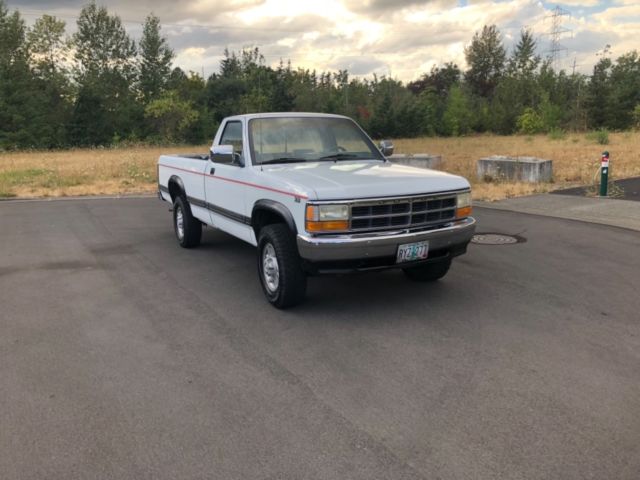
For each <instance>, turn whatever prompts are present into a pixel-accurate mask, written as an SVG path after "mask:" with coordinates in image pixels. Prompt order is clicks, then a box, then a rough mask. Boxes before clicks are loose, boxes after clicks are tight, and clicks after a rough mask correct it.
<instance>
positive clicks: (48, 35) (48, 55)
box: [27, 15, 69, 77]
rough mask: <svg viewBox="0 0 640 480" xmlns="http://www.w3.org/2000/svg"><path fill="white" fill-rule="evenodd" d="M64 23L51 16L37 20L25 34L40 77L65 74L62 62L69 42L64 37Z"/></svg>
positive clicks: (67, 51) (44, 16)
mask: <svg viewBox="0 0 640 480" xmlns="http://www.w3.org/2000/svg"><path fill="white" fill-rule="evenodd" d="M65 26H66V24H65V22H64V21H63V20H58V19H57V18H56V17H53V16H51V15H43V16H42V17H40V18H38V19H37V20H36V21H35V23H34V25H33V27H32V28H31V29H30V30H29V31H28V33H27V45H28V48H29V52H30V53H31V55H32V57H33V60H34V65H35V67H36V68H37V69H38V71H39V72H40V74H41V75H43V76H47V77H51V76H53V75H56V74H57V73H58V74H66V69H65V68H64V62H65V60H66V57H67V54H68V53H69V42H68V41H67V40H66V38H65V36H64V32H65Z"/></svg>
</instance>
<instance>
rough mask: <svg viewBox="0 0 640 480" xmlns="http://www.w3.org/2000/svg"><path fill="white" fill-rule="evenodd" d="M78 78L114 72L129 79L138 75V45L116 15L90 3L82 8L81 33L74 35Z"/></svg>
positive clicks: (79, 23) (79, 24)
mask: <svg viewBox="0 0 640 480" xmlns="http://www.w3.org/2000/svg"><path fill="white" fill-rule="evenodd" d="M73 40H74V46H75V49H76V51H75V59H76V61H77V62H78V76H79V77H80V79H82V77H83V76H86V75H101V74H105V73H113V74H117V75H119V76H122V77H123V78H124V79H126V80H132V79H133V76H134V74H135V72H134V65H133V59H134V57H135V54H136V46H135V43H134V42H133V40H131V38H129V35H128V34H127V32H126V30H125V29H124V27H123V26H122V21H121V20H120V17H118V16H117V15H113V16H112V15H109V12H108V11H107V9H106V8H105V7H98V6H96V4H95V3H90V4H89V5H86V6H85V7H83V8H82V11H81V12H80V17H79V18H78V31H77V32H76V33H75V34H74V35H73Z"/></svg>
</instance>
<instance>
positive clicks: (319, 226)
mask: <svg viewBox="0 0 640 480" xmlns="http://www.w3.org/2000/svg"><path fill="white" fill-rule="evenodd" d="M306 227H307V232H335V231H343V230H348V229H349V222H348V221H347V220H332V221H329V222H310V221H308V220H307V222H306Z"/></svg>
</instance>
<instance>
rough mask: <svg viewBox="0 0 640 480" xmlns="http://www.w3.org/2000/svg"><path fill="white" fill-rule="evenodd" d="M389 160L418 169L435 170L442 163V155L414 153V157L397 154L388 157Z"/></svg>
mask: <svg viewBox="0 0 640 480" xmlns="http://www.w3.org/2000/svg"><path fill="white" fill-rule="evenodd" d="M388 159H389V160H391V162H392V163H399V164H401V165H408V166H410V167H418V168H435V167H437V166H438V165H440V163H442V156H441V155H430V154H428V153H414V154H413V155H405V154H402V153H396V154H394V155H391V156H390V157H388Z"/></svg>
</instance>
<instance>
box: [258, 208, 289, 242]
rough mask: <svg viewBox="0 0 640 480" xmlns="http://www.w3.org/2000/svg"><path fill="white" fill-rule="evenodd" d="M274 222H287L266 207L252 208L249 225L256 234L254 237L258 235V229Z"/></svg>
mask: <svg viewBox="0 0 640 480" xmlns="http://www.w3.org/2000/svg"><path fill="white" fill-rule="evenodd" d="M274 223H284V224H285V225H286V224H287V222H286V220H285V219H284V217H283V216H282V215H280V214H279V213H278V212H275V211H273V210H270V209H267V208H259V209H256V210H254V212H253V215H252V216H251V226H252V227H253V231H254V232H255V234H256V238H258V235H260V230H262V228H263V227H266V226H267V225H273V224H274Z"/></svg>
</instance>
